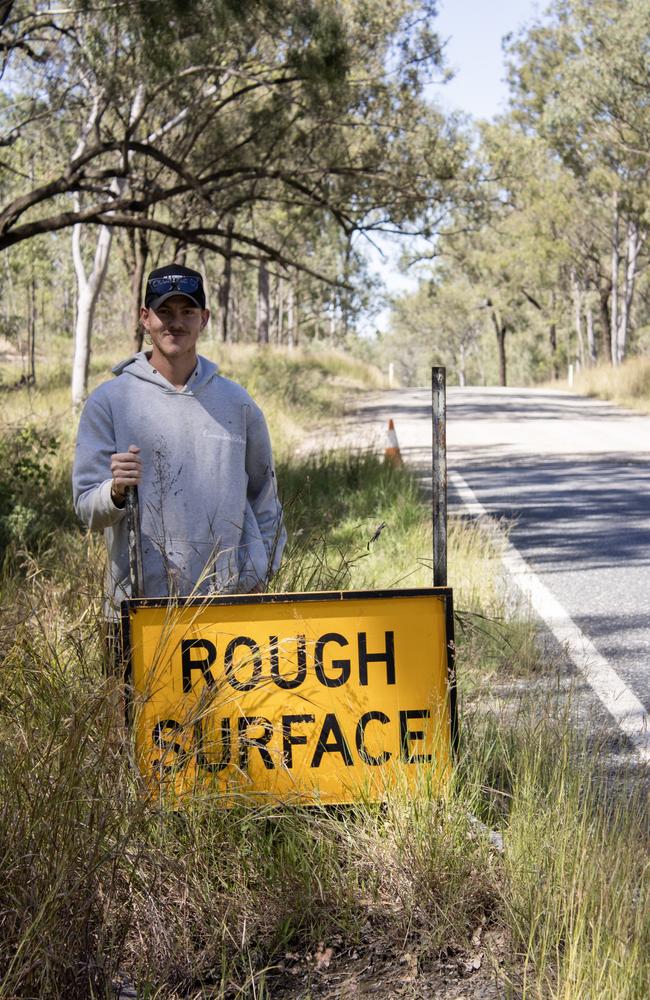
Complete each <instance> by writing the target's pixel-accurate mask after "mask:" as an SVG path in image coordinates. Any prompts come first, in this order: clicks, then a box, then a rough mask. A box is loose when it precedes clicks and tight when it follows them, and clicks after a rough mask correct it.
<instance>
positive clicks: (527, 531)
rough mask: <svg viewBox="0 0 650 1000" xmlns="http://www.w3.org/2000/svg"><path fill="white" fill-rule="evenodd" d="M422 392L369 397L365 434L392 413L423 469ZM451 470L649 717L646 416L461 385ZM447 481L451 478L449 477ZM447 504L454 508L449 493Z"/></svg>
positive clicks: (568, 398)
mask: <svg viewBox="0 0 650 1000" xmlns="http://www.w3.org/2000/svg"><path fill="white" fill-rule="evenodd" d="M430 400H431V396H430V390H429V389H422V390H420V389H409V390H407V389H400V390H392V391H390V392H386V393H381V394H376V395H375V396H373V397H372V398H369V399H368V400H367V401H366V402H365V403H364V405H363V406H362V409H361V413H360V419H361V421H362V422H363V423H364V424H365V425H366V428H367V429H368V430H369V429H370V428H373V429H375V432H376V433H378V432H379V428H380V427H382V426H383V425H384V421H385V420H386V419H387V418H388V417H389V416H392V417H393V419H394V421H395V427H396V431H397V437H398V440H399V444H400V448H401V450H402V453H403V454H404V457H405V458H406V459H407V460H408V461H410V462H413V463H415V464H416V465H417V466H418V467H419V468H420V469H421V470H423V469H426V467H427V465H428V463H429V462H430V457H429V456H430V447H431V402H430ZM447 445H448V467H449V470H450V472H451V471H456V472H458V473H460V474H461V476H462V477H463V479H464V480H465V482H466V483H467V484H468V485H469V487H470V488H471V490H472V491H473V492H474V493H475V495H476V497H477V498H478V500H479V501H480V503H481V504H482V505H483V506H484V507H485V508H486V509H487V511H488V512H489V513H490V514H491V515H492V516H494V517H495V518H497V519H501V520H505V521H506V522H507V523H508V525H509V529H510V530H509V537H510V541H511V542H512V543H513V545H514V546H515V548H516V549H517V551H518V552H519V553H520V554H521V556H523V558H524V559H525V560H526V562H527V563H528V564H529V566H530V567H531V568H532V569H533V571H534V572H535V573H536V574H537V575H538V576H539V578H540V579H541V580H542V582H543V583H544V584H545V586H546V587H547V588H548V589H549V590H550V591H551V593H552V594H553V595H554V596H555V597H556V598H557V600H558V601H559V602H560V603H561V605H562V606H563V608H564V609H565V610H566V612H567V613H568V614H569V615H570V616H571V618H572V619H573V621H574V622H575V623H576V625H578V627H579V628H580V630H581V631H582V632H583V633H584V634H585V635H586V636H587V637H588V638H589V639H590V640H591V641H592V642H593V644H594V645H595V647H596V649H597V650H598V652H599V653H600V654H601V655H602V656H603V657H605V659H606V660H607V661H608V663H609V664H610V665H611V666H612V667H613V668H614V669H615V670H616V672H617V673H618V675H619V677H620V678H621V679H622V680H623V681H624V683H625V684H626V685H627V686H628V687H629V688H630V690H631V691H632V692H633V693H634V694H635V695H636V697H637V698H638V699H639V700H640V701H641V703H642V704H643V706H644V708H645V710H646V711H647V712H648V711H650V417H646V416H639V415H637V414H633V413H630V412H628V411H625V410H622V409H620V408H617V407H614V406H612V405H610V404H608V403H603V402H599V401H594V400H588V399H585V398H583V397H579V396H575V395H573V394H570V393H566V392H559V391H549V390H539V389H538V390H519V389H497V388H490V389H478V388H471V389H456V388H451V389H449V390H448V396H447ZM452 478H453V477H452ZM449 501H450V507H453V505H454V503H455V502H456V503H459V504H460V497H459V496H457V495H456V494H455V490H454V488H453V485H450V490H449Z"/></svg>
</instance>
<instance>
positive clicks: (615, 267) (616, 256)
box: [611, 191, 620, 365]
mask: <svg viewBox="0 0 650 1000" xmlns="http://www.w3.org/2000/svg"><path fill="white" fill-rule="evenodd" d="M618 221H619V213H618V191H615V192H614V218H613V220H612V310H611V330H612V364H613V365H617V364H618V325H619V319H618V272H619V265H620V250H619V231H618Z"/></svg>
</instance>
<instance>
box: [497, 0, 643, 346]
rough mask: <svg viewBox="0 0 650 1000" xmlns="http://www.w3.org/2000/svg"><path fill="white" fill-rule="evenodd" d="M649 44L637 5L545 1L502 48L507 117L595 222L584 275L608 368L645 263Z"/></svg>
mask: <svg viewBox="0 0 650 1000" xmlns="http://www.w3.org/2000/svg"><path fill="white" fill-rule="evenodd" d="M649 43H650V7H649V6H648V4H647V2H646V0H555V2H554V3H552V4H551V5H550V7H549V8H548V11H547V13H546V15H545V17H544V18H543V19H541V20H539V21H538V22H537V23H535V24H534V25H533V26H532V27H530V28H529V29H527V30H525V31H524V32H523V33H522V34H521V36H520V37H519V38H517V39H515V40H512V41H511V43H510V46H509V53H510V82H511V93H512V108H513V114H514V116H515V118H516V119H517V121H518V122H519V124H520V125H521V126H522V127H523V128H524V129H526V130H527V131H529V132H530V131H533V132H535V133H536V134H537V135H538V136H540V137H542V138H543V139H544V140H545V141H546V142H547V143H548V145H549V147H550V148H551V149H552V150H553V151H554V152H555V153H556V154H557V155H558V156H559V157H560V158H561V160H562V162H563V163H564V164H565V165H566V167H567V168H568V169H569V170H570V171H571V173H572V174H573V176H574V177H575V178H576V180H577V181H578V182H579V184H580V188H581V191H582V193H583V195H584V198H585V201H586V203H588V205H589V210H590V212H591V213H592V214H594V213H595V215H596V217H598V218H599V222H600V228H601V230H602V239H601V241H600V257H601V261H600V262H599V264H598V266H597V267H595V268H593V267H592V272H593V271H595V272H596V280H597V282H598V294H599V301H600V323H601V337H602V341H603V344H604V346H605V348H606V350H607V353H608V354H609V356H610V358H611V360H612V362H613V363H614V364H618V363H620V361H621V360H622V359H623V357H624V356H625V352H626V349H627V342H628V335H629V331H630V326H631V321H632V312H633V304H634V296H635V288H636V282H637V278H638V274H639V272H640V270H641V268H642V267H643V266H645V263H646V259H647V258H646V257H645V255H646V254H647V232H648V222H649V221H650V220H649V219H648V211H647V204H648V195H649V194H650V186H649V180H650V146H649V145H648V139H649V138H650V81H649V77H648V45H649ZM592 280H593V279H592Z"/></svg>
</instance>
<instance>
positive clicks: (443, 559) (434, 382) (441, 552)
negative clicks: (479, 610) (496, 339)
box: [431, 367, 447, 587]
mask: <svg viewBox="0 0 650 1000" xmlns="http://www.w3.org/2000/svg"><path fill="white" fill-rule="evenodd" d="M431 413H432V419H433V447H432V453H431V493H432V498H433V585H434V587H446V586H447V369H446V368H437V367H434V368H432V369H431Z"/></svg>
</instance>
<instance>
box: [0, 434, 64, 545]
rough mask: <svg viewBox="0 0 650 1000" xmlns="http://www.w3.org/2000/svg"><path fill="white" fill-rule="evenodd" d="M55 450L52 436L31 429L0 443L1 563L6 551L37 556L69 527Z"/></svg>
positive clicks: (55, 438) (57, 442) (56, 444)
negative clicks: (55, 468)
mask: <svg viewBox="0 0 650 1000" xmlns="http://www.w3.org/2000/svg"><path fill="white" fill-rule="evenodd" d="M59 445H60V439H59V437H58V436H57V435H56V434H53V433H52V432H51V431H49V430H46V429H44V428H39V427H37V426H36V425H34V424H27V425H26V426H23V427H20V428H18V429H16V428H13V429H12V428H10V429H8V430H6V431H5V432H4V434H3V436H2V437H1V438H0V469H1V470H2V473H1V475H0V511H2V513H1V514H0V562H1V561H2V559H3V558H4V555H5V553H6V551H7V549H8V548H9V547H12V548H24V549H26V550H31V551H37V550H38V549H39V548H41V547H42V546H43V545H44V544H45V543H46V542H47V540H48V537H49V535H50V534H51V533H52V532H53V531H54V530H56V529H57V528H59V527H60V526H61V524H62V523H63V524H65V523H66V522H69V520H70V516H69V513H68V508H69V502H68V498H67V496H66V495H65V492H63V491H62V490H61V482H60V481H59V480H58V477H57V476H56V475H55V474H54V472H53V463H52V459H53V457H54V456H55V455H56V454H57V452H58V449H59ZM66 487H67V484H66ZM66 492H67V489H66ZM62 493H63V495H62Z"/></svg>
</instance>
